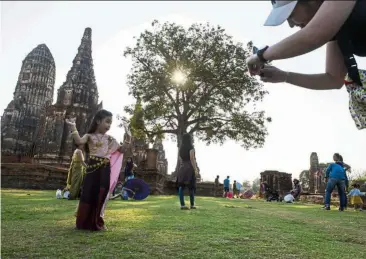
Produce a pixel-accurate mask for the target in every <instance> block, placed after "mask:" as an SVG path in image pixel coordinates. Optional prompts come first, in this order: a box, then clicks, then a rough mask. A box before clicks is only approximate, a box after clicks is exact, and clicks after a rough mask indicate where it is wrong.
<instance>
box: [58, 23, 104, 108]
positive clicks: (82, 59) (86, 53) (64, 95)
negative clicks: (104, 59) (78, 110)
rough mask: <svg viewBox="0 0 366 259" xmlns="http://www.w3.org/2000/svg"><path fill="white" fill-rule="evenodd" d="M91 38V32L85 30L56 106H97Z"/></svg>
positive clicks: (87, 29)
mask: <svg viewBox="0 0 366 259" xmlns="http://www.w3.org/2000/svg"><path fill="white" fill-rule="evenodd" d="M91 36H92V30H91V29H90V28H86V29H85V30H84V34H83V37H82V39H81V43H80V45H79V47H78V52H77V54H76V56H75V58H74V60H73V61H72V67H71V69H70V70H69V72H68V73H67V76H66V81H65V82H64V83H63V84H62V86H61V87H60V89H59V90H58V96H57V105H63V106H75V105H76V106H84V107H92V106H95V108H96V106H97V104H98V88H97V84H96V82H95V74H94V65H93V58H92V39H91Z"/></svg>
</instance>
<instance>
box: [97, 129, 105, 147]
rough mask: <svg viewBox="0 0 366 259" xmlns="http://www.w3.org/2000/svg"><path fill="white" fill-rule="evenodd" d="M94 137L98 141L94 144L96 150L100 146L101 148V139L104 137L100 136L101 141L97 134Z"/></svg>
mask: <svg viewBox="0 0 366 259" xmlns="http://www.w3.org/2000/svg"><path fill="white" fill-rule="evenodd" d="M95 136H96V137H97V139H98V141H97V142H96V143H95V146H96V147H97V148H100V147H102V146H103V137H104V135H102V138H101V139H100V138H99V137H98V133H97V134H96V135H95Z"/></svg>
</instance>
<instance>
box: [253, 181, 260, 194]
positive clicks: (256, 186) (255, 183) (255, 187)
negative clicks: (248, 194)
mask: <svg viewBox="0 0 366 259" xmlns="http://www.w3.org/2000/svg"><path fill="white" fill-rule="evenodd" d="M260 185H261V180H260V179H259V178H255V179H254V181H253V183H252V191H253V192H254V193H257V192H259V189H260Z"/></svg>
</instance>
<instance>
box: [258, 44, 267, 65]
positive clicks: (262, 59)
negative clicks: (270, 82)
mask: <svg viewBox="0 0 366 259" xmlns="http://www.w3.org/2000/svg"><path fill="white" fill-rule="evenodd" d="M267 49H268V46H265V47H264V48H262V49H260V50H258V51H257V53H256V54H257V56H258V58H259V60H260V61H261V62H262V63H267V62H268V60H266V59H265V58H264V57H263V54H264V52H265V51H266V50H267Z"/></svg>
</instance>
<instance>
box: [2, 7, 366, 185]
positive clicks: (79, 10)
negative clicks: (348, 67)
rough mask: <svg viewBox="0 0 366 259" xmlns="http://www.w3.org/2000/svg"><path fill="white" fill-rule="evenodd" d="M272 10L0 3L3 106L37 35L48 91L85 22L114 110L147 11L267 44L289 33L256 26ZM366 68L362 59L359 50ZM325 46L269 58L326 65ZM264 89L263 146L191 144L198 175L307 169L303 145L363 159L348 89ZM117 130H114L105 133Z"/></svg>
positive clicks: (364, 135) (309, 67)
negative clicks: (49, 77)
mask: <svg viewBox="0 0 366 259" xmlns="http://www.w3.org/2000/svg"><path fill="white" fill-rule="evenodd" d="M270 9H271V5H270V2H269V1H263V2H259V1H256V2H229V1H225V2H208V1H205V2H193V1H192V2H165V1H164V2H1V67H0V71H1V77H0V82H1V91H2V93H1V95H0V109H1V112H2V111H3V109H4V108H5V107H6V106H7V104H8V103H9V102H10V100H11V99H12V95H13V91H14V87H15V84H16V81H17V77H18V73H19V70H20V66H21V62H22V60H23V59H24V57H25V56H26V55H27V54H28V53H29V52H30V51H31V50H32V49H33V48H34V47H36V46H37V45H38V44H40V43H46V44H47V46H48V47H49V48H50V50H51V53H52V55H53V57H54V59H55V62H56V85H55V95H54V100H56V90H57V89H58V88H59V87H60V85H61V84H62V83H63V81H64V80H65V78H66V73H67V71H68V70H69V68H70V67H71V64H72V60H73V58H74V56H75V54H76V52H77V48H78V46H79V44H80V40H81V37H82V34H83V31H84V29H85V27H91V28H92V30H93V35H92V37H93V58H94V64H95V74H96V80H97V84H98V88H99V93H100V100H103V103H104V108H105V109H108V110H111V111H112V112H113V113H115V114H117V113H121V112H122V109H123V106H124V105H125V104H129V103H131V102H133V100H132V99H131V97H129V96H128V95H127V93H128V89H127V87H126V85H125V79H126V75H127V73H128V72H129V70H130V66H131V62H130V61H129V60H126V59H125V58H123V56H122V53H123V50H124V49H125V47H126V46H127V45H131V44H132V43H133V39H132V37H133V36H138V35H139V34H140V32H141V31H142V30H143V29H145V28H147V27H148V26H149V25H150V23H151V21H152V20H153V19H158V20H160V21H162V22H164V21H175V22H177V23H180V24H183V25H189V24H190V23H192V22H206V21H208V22H210V23H212V24H219V25H221V26H222V27H223V28H225V29H226V30H227V32H228V33H229V34H231V35H233V36H234V39H235V40H237V41H243V42H246V41H247V40H253V41H254V43H255V44H256V45H258V46H263V45H271V44H273V43H276V42H278V41H279V40H281V39H282V38H284V37H286V36H288V35H290V34H291V33H293V32H295V30H294V29H290V28H289V27H288V26H287V25H286V24H284V25H283V26H280V27H276V28H272V27H269V28H268V27H264V26H262V24H263V23H264V20H265V19H266V16H267V14H268V13H269V11H270ZM358 60H359V66H360V68H366V59H363V60H362V59H358ZM324 64H325V50H324V48H321V49H319V50H317V51H314V52H313V53H311V54H308V55H304V56H301V57H298V58H295V59H289V60H284V61H276V62H274V65H276V66H278V67H280V68H281V69H285V70H291V71H296V72H304V73H321V72H322V71H324ZM265 87H266V89H267V90H268V91H269V92H270V94H269V95H268V96H267V97H266V98H265V100H264V102H263V105H261V106H262V107H263V108H264V109H265V110H266V111H267V114H268V115H269V116H271V117H272V119H273V122H272V123H271V124H270V125H269V128H268V130H269V136H268V138H267V141H266V144H265V146H264V147H263V148H261V149H257V150H250V151H245V150H243V149H242V148H241V147H240V145H239V144H235V143H233V142H230V141H229V142H227V143H226V144H225V145H223V146H218V145H213V146H209V147H207V146H206V145H204V144H202V143H197V144H196V150H197V159H198V162H199V166H200V168H201V174H202V176H203V179H204V180H213V179H214V177H215V176H216V175H217V174H219V175H220V176H221V179H223V178H224V177H225V176H226V175H231V177H232V179H236V180H238V181H243V180H245V179H248V180H253V179H254V178H256V177H258V176H259V173H260V172H261V171H263V170H279V171H284V172H288V173H292V174H293V175H294V176H298V175H299V173H300V172H301V170H303V169H307V168H309V157H310V153H311V152H317V153H318V155H319V160H320V161H322V162H329V161H331V159H332V154H333V153H334V152H339V153H341V154H342V155H343V157H344V158H345V161H346V162H347V163H349V164H350V165H351V166H352V167H353V168H358V169H361V168H366V163H365V162H362V161H364V160H365V157H366V151H365V147H366V131H358V130H357V129H356V127H355V125H354V122H353V121H352V119H351V117H350V114H349V111H348V94H347V91H346V90H345V89H342V90H338V91H324V92H320V91H310V90H304V89H300V88H297V87H294V86H290V85H286V84H273V85H272V84H266V85H265ZM110 133H111V134H112V135H114V136H115V137H117V138H121V137H122V134H123V131H122V129H117V128H113V129H112V130H111V132H110ZM164 144H165V147H166V154H167V158H168V160H169V172H171V171H172V170H173V169H174V166H175V162H176V154H177V151H176V144H175V143H172V142H169V141H165V142H164Z"/></svg>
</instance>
